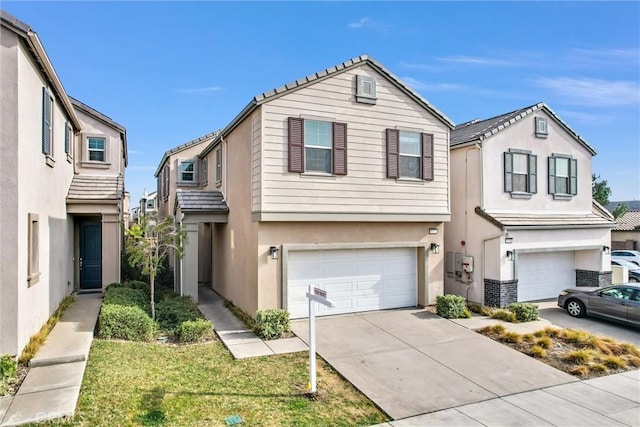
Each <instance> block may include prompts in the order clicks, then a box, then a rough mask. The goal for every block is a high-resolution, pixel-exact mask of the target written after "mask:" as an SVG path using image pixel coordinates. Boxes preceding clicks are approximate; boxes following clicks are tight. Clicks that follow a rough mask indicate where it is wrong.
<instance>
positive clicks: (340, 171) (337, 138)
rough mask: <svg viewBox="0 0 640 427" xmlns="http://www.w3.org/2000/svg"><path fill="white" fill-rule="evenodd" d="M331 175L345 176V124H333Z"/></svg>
mask: <svg viewBox="0 0 640 427" xmlns="http://www.w3.org/2000/svg"><path fill="white" fill-rule="evenodd" d="M333 174H334V175H346V174H347V124H346V123H334V124H333Z"/></svg>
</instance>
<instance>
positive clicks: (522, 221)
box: [475, 206, 615, 230]
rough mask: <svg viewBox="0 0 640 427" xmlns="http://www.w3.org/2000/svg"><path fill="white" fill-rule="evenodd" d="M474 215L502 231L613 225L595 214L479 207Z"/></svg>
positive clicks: (608, 220)
mask: <svg viewBox="0 0 640 427" xmlns="http://www.w3.org/2000/svg"><path fill="white" fill-rule="evenodd" d="M475 211H476V213H477V214H478V215H480V216H481V217H483V218H485V219H486V220H487V221H489V222H491V223H493V224H494V225H495V226H496V227H498V228H500V229H503V230H514V229H541V228H542V229H545V228H546V229H559V228H582V227H584V228H589V227H612V226H613V225H614V224H615V223H614V222H613V221H612V220H610V219H608V218H605V217H603V216H601V215H599V214H597V213H595V212H585V213H528V212H517V213H516V212H486V211H484V210H482V209H481V208H480V207H479V206H478V207H476V209H475Z"/></svg>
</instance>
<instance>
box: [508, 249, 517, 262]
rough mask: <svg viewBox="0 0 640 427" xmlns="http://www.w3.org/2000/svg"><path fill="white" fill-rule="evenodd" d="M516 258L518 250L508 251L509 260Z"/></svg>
mask: <svg viewBox="0 0 640 427" xmlns="http://www.w3.org/2000/svg"><path fill="white" fill-rule="evenodd" d="M515 258H516V252H515V251H507V259H508V260H509V261H513V260H514V259H515Z"/></svg>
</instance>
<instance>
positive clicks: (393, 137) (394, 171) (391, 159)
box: [387, 129, 400, 178]
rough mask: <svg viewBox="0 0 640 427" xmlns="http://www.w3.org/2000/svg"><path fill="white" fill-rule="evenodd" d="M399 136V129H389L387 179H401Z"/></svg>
mask: <svg viewBox="0 0 640 427" xmlns="http://www.w3.org/2000/svg"><path fill="white" fill-rule="evenodd" d="M399 135H400V132H399V131H398V130H397V129H387V178H399V177H400V175H399V174H398V169H399V168H398V150H399V146H398V144H399V140H400V138H399Z"/></svg>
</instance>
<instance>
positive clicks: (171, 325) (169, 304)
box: [156, 296, 202, 333]
mask: <svg viewBox="0 0 640 427" xmlns="http://www.w3.org/2000/svg"><path fill="white" fill-rule="evenodd" d="M201 318H202V314H201V313H200V310H198V306H197V305H196V303H195V301H193V298H191V297H190V296H177V297H174V298H170V299H166V300H163V301H160V302H159V303H157V304H156V322H158V326H159V327H160V329H161V330H163V331H166V332H168V333H176V332H177V330H178V327H179V326H180V324H181V323H182V322H188V321H191V320H197V319H201Z"/></svg>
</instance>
